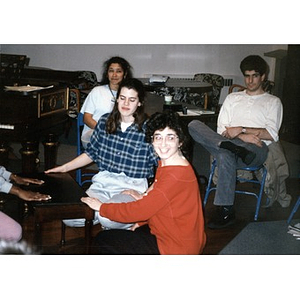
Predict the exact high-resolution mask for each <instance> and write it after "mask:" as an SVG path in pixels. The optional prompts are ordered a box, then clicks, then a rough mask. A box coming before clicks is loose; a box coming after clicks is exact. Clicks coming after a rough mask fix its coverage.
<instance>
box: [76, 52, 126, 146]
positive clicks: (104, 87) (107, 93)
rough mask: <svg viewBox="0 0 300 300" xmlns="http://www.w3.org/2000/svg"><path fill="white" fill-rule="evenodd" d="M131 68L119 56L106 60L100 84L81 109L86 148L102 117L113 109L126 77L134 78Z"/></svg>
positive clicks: (82, 139)
mask: <svg viewBox="0 0 300 300" xmlns="http://www.w3.org/2000/svg"><path fill="white" fill-rule="evenodd" d="M131 69H132V67H131V66H130V64H129V63H128V62H127V61H126V60H125V59H124V58H122V57H119V56H114V57H111V58H110V59H109V60H107V61H105V62H104V64H103V74H102V80H101V82H100V86H96V87H94V88H93V89H92V91H91V92H90V93H89V95H88V96H87V98H86V100H85V101H84V103H83V105H82V108H81V110H80V112H81V113H82V114H83V121H84V123H85V125H84V127H83V131H82V135H81V142H82V145H83V147H84V148H86V146H87V144H88V143H89V141H90V138H91V135H92V133H93V130H94V128H95V126H96V124H97V122H98V120H99V119H100V117H101V116H102V115H104V114H106V113H110V112H111V111H112V109H113V106H114V103H115V101H116V95H117V90H118V88H119V85H120V83H121V82H122V81H123V80H124V79H125V78H127V79H128V78H132V70H131Z"/></svg>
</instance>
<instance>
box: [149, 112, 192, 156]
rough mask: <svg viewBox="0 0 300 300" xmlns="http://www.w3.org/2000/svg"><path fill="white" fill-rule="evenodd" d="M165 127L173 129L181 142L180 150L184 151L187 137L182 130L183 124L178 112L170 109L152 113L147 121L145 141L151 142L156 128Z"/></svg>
mask: <svg viewBox="0 0 300 300" xmlns="http://www.w3.org/2000/svg"><path fill="white" fill-rule="evenodd" d="M166 127H168V128H170V129H172V130H174V131H175V133H176V135H177V136H178V140H179V143H181V150H182V152H186V150H187V149H186V147H187V142H188V137H187V134H186V133H185V132H184V131H183V124H182V122H181V120H180V116H179V114H178V113H176V112H174V111H172V110H165V111H163V112H157V113H154V114H153V115H152V116H151V117H150V118H149V120H148V121H147V128H146V141H147V142H148V143H151V142H152V137H153V135H154V132H155V131H156V130H164V129H165V128H166Z"/></svg>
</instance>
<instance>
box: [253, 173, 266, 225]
mask: <svg viewBox="0 0 300 300" xmlns="http://www.w3.org/2000/svg"><path fill="white" fill-rule="evenodd" d="M266 177H267V169H264V172H263V177H262V179H261V182H260V189H259V194H258V197H257V204H256V210H255V215H254V221H257V219H258V213H259V209H260V205H261V199H262V196H263V193H264V187H265V181H266Z"/></svg>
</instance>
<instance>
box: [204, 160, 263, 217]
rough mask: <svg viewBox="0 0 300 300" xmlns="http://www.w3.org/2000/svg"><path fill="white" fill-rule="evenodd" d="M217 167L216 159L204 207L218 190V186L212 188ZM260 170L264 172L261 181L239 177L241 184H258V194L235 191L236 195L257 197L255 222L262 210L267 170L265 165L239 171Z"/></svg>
mask: <svg viewBox="0 0 300 300" xmlns="http://www.w3.org/2000/svg"><path fill="white" fill-rule="evenodd" d="M216 166H217V161H216V159H214V160H213V162H212V165H211V171H210V175H209V179H208V184H207V188H206V192H205V196H204V203H203V204H204V206H205V205H206V203H207V200H208V196H209V194H210V192H211V191H215V190H216V186H212V183H213V177H214V173H215V169H216ZM260 169H262V171H263V172H262V179H261V180H259V179H247V178H241V177H237V181H239V182H250V183H254V184H258V185H259V186H260V188H259V192H258V193H254V192H248V191H241V190H236V191H235V193H237V194H244V195H251V196H255V197H256V199H257V203H256V210H255V215H254V220H255V221H257V218H258V213H259V209H260V205H261V199H262V196H263V192H264V186H265V181H266V177H267V169H266V168H265V167H264V166H263V165H261V166H258V167H246V168H241V169H239V170H243V171H250V172H255V171H259V170H260ZM224 193H226V191H224Z"/></svg>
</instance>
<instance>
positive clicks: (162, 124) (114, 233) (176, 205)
mask: <svg viewBox="0 0 300 300" xmlns="http://www.w3.org/2000/svg"><path fill="white" fill-rule="evenodd" d="M146 138H147V140H148V141H149V142H152V145H153V147H154V149H155V151H156V153H157V155H158V156H159V158H160V161H159V166H158V169H157V171H156V176H155V180H154V183H153V184H152V185H151V186H150V187H149V188H148V190H147V191H145V193H144V194H140V193H138V192H136V191H134V190H129V191H125V192H124V198H126V197H134V198H135V201H133V202H127V203H102V202H101V199H95V198H90V197H85V198H82V202H84V203H86V204H87V205H89V206H90V207H91V208H92V209H94V210H97V211H99V213H100V215H101V216H103V217H106V218H109V219H111V220H114V221H117V222H122V223H135V225H134V226H133V227H132V228H131V230H114V229H112V230H104V231H101V232H100V233H99V234H98V235H97V237H96V239H95V245H94V247H93V249H94V250H93V253H97V254H200V253H202V250H203V247H204V245H205V242H206V235H205V232H204V218H203V212H202V205H201V198H200V192H199V186H198V182H197V178H196V176H195V173H194V171H193V168H192V166H191V165H190V163H189V162H188V161H187V160H186V158H185V157H184V155H183V152H182V149H183V147H184V144H185V142H186V136H185V134H184V132H183V130H182V127H181V126H180V120H179V116H178V114H176V113H173V112H170V111H169V112H163V113H156V114H154V115H153V116H152V117H151V118H150V119H149V121H148V124H147V131H146ZM112 201H113V199H112Z"/></svg>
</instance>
